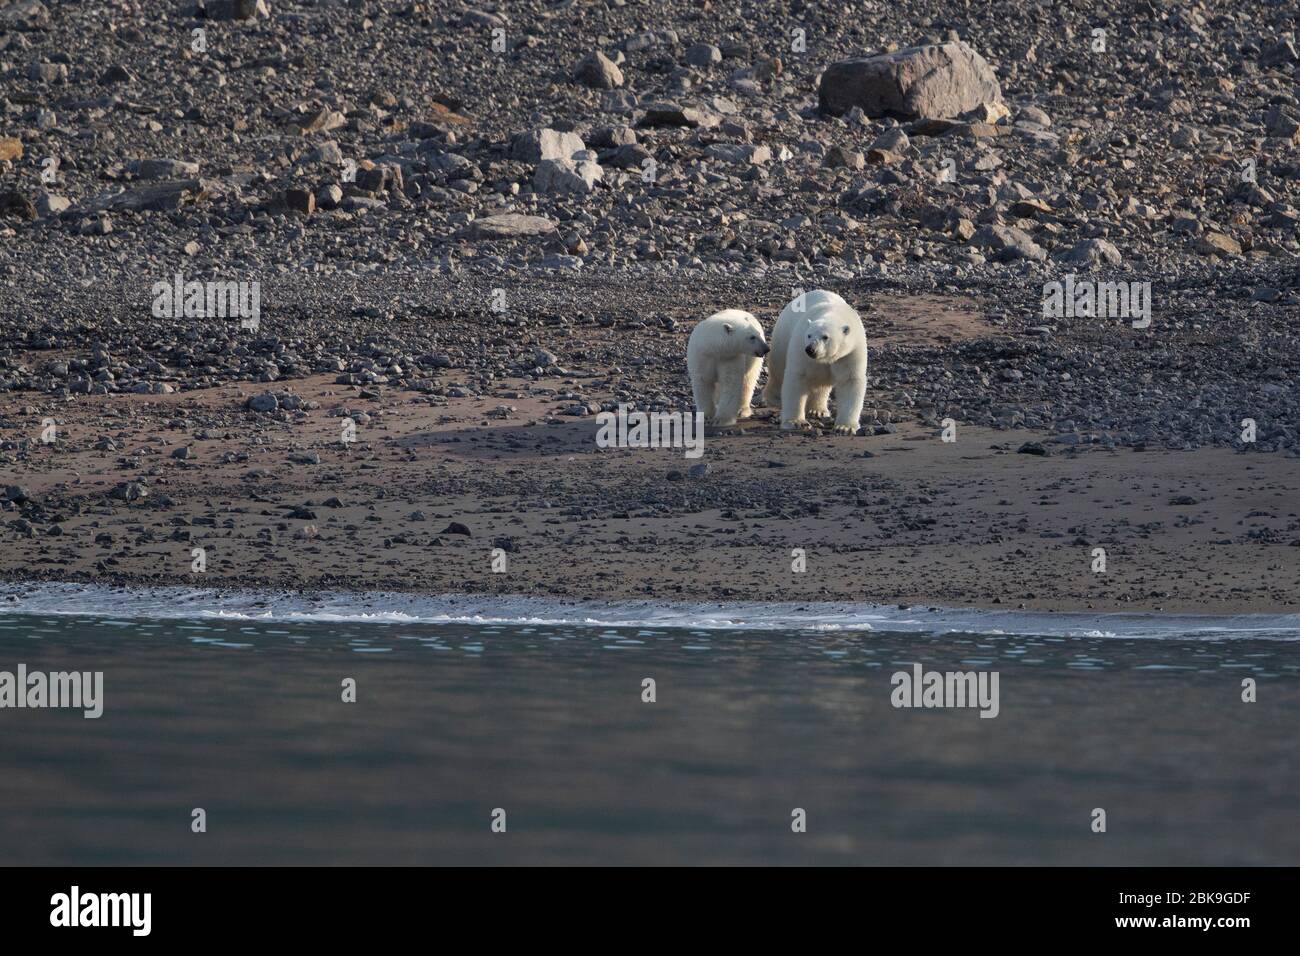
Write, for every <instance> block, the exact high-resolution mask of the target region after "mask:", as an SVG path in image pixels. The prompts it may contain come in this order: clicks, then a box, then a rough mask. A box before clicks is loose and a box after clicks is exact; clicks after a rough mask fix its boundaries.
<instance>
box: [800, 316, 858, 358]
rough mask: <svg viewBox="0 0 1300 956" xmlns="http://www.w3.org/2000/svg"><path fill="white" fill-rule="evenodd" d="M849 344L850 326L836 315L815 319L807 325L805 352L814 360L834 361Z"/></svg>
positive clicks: (804, 343)
mask: <svg viewBox="0 0 1300 956" xmlns="http://www.w3.org/2000/svg"><path fill="white" fill-rule="evenodd" d="M849 344H850V343H849V326H848V325H846V324H845V323H844V322H843V321H842V320H840V319H836V318H835V317H834V316H824V317H822V318H818V319H813V320H811V321H810V322H809V323H808V325H807V326H806V327H805V334H804V341H803V350H804V354H805V355H807V356H808V357H809V358H810V359H812V360H813V361H814V362H834V361H835V360H836V359H837V358H839V357H840V353H841V352H843V351H844V349H845V347H846V346H848V345H849Z"/></svg>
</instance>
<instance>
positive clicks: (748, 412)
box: [736, 408, 754, 418]
mask: <svg viewBox="0 0 1300 956" xmlns="http://www.w3.org/2000/svg"><path fill="white" fill-rule="evenodd" d="M736 417H737V418H753V417H754V410H753V409H752V408H742V409H741V410H740V411H739V412H737V413H736Z"/></svg>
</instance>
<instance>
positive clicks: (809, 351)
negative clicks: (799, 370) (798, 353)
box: [803, 345, 817, 358]
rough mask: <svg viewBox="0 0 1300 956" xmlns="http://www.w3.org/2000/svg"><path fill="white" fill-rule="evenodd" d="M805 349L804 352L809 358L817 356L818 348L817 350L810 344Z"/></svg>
mask: <svg viewBox="0 0 1300 956" xmlns="http://www.w3.org/2000/svg"><path fill="white" fill-rule="evenodd" d="M803 351H804V354H805V355H807V356H808V357H809V358H816V357H817V352H816V350H815V349H814V348H813V347H812V346H811V345H809V346H808V347H807V348H805V349H804V350H803Z"/></svg>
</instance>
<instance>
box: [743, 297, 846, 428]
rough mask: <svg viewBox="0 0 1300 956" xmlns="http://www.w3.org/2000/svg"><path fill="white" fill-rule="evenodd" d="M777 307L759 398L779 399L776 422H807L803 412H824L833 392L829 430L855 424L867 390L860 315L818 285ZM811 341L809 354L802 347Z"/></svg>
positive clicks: (817, 414)
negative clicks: (832, 410)
mask: <svg viewBox="0 0 1300 956" xmlns="http://www.w3.org/2000/svg"><path fill="white" fill-rule="evenodd" d="M802 299H803V306H802V311H796V306H798V305H799V304H800V300H799V299H795V300H794V301H793V302H791V303H790V304H789V305H787V306H786V307H785V308H784V309H782V310H781V315H780V317H779V318H778V319H777V320H776V326H775V327H774V328H773V329H772V357H771V359H770V360H769V362H768V368H767V386H766V388H765V389H764V390H763V400H764V401H765V402H767V404H769V405H776V404H778V403H780V405H781V427H782V428H786V429H790V428H807V427H809V424H808V420H807V419H806V418H805V417H804V415H805V413H806V414H809V415H813V416H815V417H818V418H829V417H830V414H831V412H830V406H829V404H828V400H829V399H830V396H831V392H832V391H834V392H835V431H837V432H840V433H843V434H849V435H851V434H853V433H854V432H856V431H857V430H858V428H859V424H860V422H859V420H860V419H861V417H862V402H863V400H864V399H865V397H866V394H867V334H866V332H865V331H864V330H863V328H862V319H861V317H859V315H858V313H857V312H855V311H853V308H852V307H851V306H850V305H849V304H848V303H847V302H845V301H844V300H843V299H841V298H840V297H839V296H838V295H836V294H835V293H834V292H827V291H825V290H824V289H818V290H816V291H814V292H808V293H805V294H804V295H803V296H802ZM809 346H812V347H813V350H814V353H815V354H814V355H811V356H810V355H809V354H808V353H807V352H805V351H804V350H805V348H807V347H809Z"/></svg>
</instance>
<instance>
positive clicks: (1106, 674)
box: [0, 614, 1300, 865]
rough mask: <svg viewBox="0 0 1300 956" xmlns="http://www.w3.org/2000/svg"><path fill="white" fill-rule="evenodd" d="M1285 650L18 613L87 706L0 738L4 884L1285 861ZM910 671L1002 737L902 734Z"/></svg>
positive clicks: (952, 728) (12, 625)
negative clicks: (951, 679)
mask: <svg viewBox="0 0 1300 956" xmlns="http://www.w3.org/2000/svg"><path fill="white" fill-rule="evenodd" d="M1297 649H1300V644H1297V643H1296V642H1294V641H1279V640H1255V639H1232V640H1223V641H1215V640H1196V641H1175V640H1151V639H1140V640H1125V639H1123V638H1116V637H1106V638H1102V637H1098V638H1086V637H1082V638H1081V637H1026V636H987V635H980V636H973V635H962V634H944V635H933V634H931V635H924V634H916V633H910V634H891V633H885V632H882V631H847V630H840V631H798V630H790V631H777V630H766V631H744V630H712V629H710V630H693V629H676V628H668V627H664V628H659V627H619V628H609V627H575V626H554V625H532V626H529V625H518V624H512V625H499V626H483V625H478V626H473V625H464V624H419V625H411V624H390V625H381V624H361V623H326V622H321V621H312V622H304V623H279V622H277V623H252V622H247V621H222V620H155V621H149V620H140V621H128V620H112V619H109V618H93V617H72V616H61V615H48V614H41V615H21V614H15V615H5V616H0V670H7V671H13V670H15V668H16V665H17V664H18V663H19V662H22V663H25V664H26V665H27V667H28V669H29V670H45V671H52V670H100V671H103V672H104V685H105V686H104V698H105V704H104V715H103V717H101V718H100V719H98V720H86V719H83V717H82V716H81V713H80V712H79V711H54V710H13V709H3V710H0V864H11V865H12V864H219V865H220V864H499V863H523V864H540V863H565V864H595V863H600V864H704V863H710V864H758V863H781V864H812V863H821V864H850V865H879V864H904V865H906V864H923V863H933V864H994V865H997V864H1028V863H1035V864H1049V865H1050V864H1173V865H1179V864H1203V863H1205V864H1292V865H1294V864H1297V863H1300V799H1297V795H1298V794H1300V756H1298V753H1300V749H1298V748H1297V741H1296V738H1297V728H1300V721H1298V720H1297V718H1298V717H1300V656H1298V655H1297ZM914 661H920V662H921V663H923V664H924V665H925V667H926V669H935V670H968V669H980V670H996V671H998V672H999V673H1000V692H1001V693H1000V696H1001V714H1000V716H998V717H997V718H996V719H992V720H989V719H980V718H979V717H978V715H977V712H976V711H974V710H901V709H895V708H893V707H892V706H891V704H890V692H891V689H892V688H891V685H890V676H891V674H893V673H894V672H895V671H897V670H905V669H909V668H910V666H911V664H912V662H914ZM348 677H351V678H354V679H355V680H356V682H357V696H358V700H357V702H356V703H355V704H346V703H343V702H342V701H341V699H340V698H341V693H342V691H341V682H342V681H343V679H344V678H348ZM647 677H650V678H653V679H654V680H655V682H656V685H657V696H658V700H657V702H656V703H653V704H650V703H643V702H642V699H641V696H642V689H641V688H642V684H641V682H642V679H643V678H647ZM1245 677H1253V678H1254V679H1255V680H1256V681H1257V682H1258V687H1259V690H1258V694H1259V702H1258V703H1254V704H1246V703H1242V702H1241V681H1242V679H1243V678H1245ZM195 807H202V808H204V809H205V810H206V811H207V819H208V832H207V833H203V834H194V833H192V832H191V831H190V819H191V816H190V814H191V810H192V809H193V808H195ZM498 807H500V808H503V809H505V811H506V820H507V832H506V833H504V834H493V833H492V832H491V831H490V827H489V824H490V821H491V815H492V811H493V809H494V808H498ZM796 807H799V808H803V809H804V810H806V812H807V819H808V832H807V833H803V834H795V833H792V832H791V829H790V819H791V811H792V809H793V808H796ZM1095 807H1102V808H1105V810H1106V812H1107V816H1108V832H1107V833H1105V834H1094V833H1092V832H1091V830H1090V821H1091V813H1092V810H1093V808H1095Z"/></svg>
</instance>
